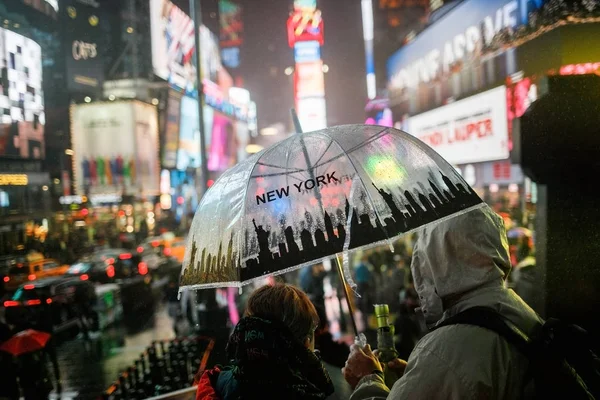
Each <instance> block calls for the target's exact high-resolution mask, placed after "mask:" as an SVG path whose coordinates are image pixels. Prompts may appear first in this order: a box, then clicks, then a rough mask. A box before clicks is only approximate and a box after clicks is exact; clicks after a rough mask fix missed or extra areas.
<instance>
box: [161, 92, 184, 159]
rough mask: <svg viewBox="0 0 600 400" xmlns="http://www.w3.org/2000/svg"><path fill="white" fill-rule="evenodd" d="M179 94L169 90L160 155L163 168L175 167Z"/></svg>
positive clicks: (179, 114)
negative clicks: (161, 152) (161, 153)
mask: <svg viewBox="0 0 600 400" xmlns="http://www.w3.org/2000/svg"><path fill="white" fill-rule="evenodd" d="M181 97H182V95H181V93H179V92H177V91H176V90H173V89H169V97H168V99H167V112H166V120H165V138H164V146H163V155H162V165H163V167H165V168H175V166H176V165H177V150H178V148H179V118H180V116H181Z"/></svg>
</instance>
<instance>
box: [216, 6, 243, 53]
mask: <svg viewBox="0 0 600 400" xmlns="http://www.w3.org/2000/svg"><path fill="white" fill-rule="evenodd" d="M219 19H220V25H221V33H220V38H219V39H220V42H221V43H220V44H221V47H239V46H241V45H242V43H243V36H242V35H243V33H244V23H243V20H242V6H240V5H239V4H235V3H234V2H232V1H229V0H219Z"/></svg>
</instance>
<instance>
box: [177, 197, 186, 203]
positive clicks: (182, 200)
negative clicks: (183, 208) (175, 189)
mask: <svg viewBox="0 0 600 400" xmlns="http://www.w3.org/2000/svg"><path fill="white" fill-rule="evenodd" d="M184 202H185V199H184V198H183V196H179V197H178V198H177V204H179V205H182V204H183V203H184Z"/></svg>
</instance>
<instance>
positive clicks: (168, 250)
mask: <svg viewBox="0 0 600 400" xmlns="http://www.w3.org/2000/svg"><path fill="white" fill-rule="evenodd" d="M172 253H173V252H172V250H171V248H170V247H167V248H166V249H164V250H163V254H164V255H165V256H167V257H169V256H170V255H171V254H172Z"/></svg>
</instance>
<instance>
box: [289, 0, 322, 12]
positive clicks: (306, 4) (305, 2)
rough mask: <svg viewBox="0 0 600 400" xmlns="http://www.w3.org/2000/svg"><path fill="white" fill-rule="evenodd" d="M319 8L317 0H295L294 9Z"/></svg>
mask: <svg viewBox="0 0 600 400" xmlns="http://www.w3.org/2000/svg"><path fill="white" fill-rule="evenodd" d="M316 8H317V0H294V10H307V11H314V10H316Z"/></svg>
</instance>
